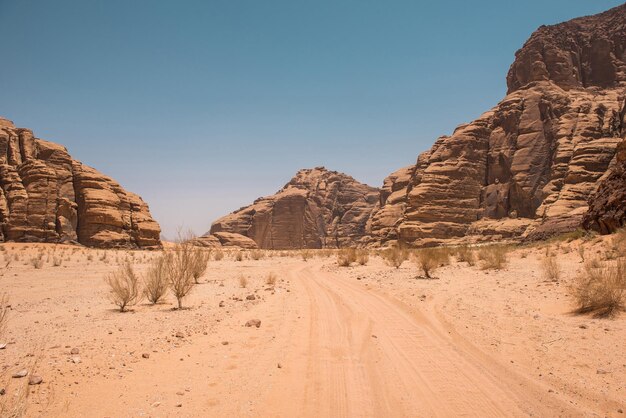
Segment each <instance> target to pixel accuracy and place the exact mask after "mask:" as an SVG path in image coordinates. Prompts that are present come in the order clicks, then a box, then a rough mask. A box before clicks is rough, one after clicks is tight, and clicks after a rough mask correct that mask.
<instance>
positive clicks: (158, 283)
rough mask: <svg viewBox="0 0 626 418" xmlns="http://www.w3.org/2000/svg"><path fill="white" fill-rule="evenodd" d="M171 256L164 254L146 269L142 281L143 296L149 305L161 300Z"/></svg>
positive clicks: (164, 292) (165, 289) (165, 287)
mask: <svg viewBox="0 0 626 418" xmlns="http://www.w3.org/2000/svg"><path fill="white" fill-rule="evenodd" d="M171 262H172V261H171V254H164V255H162V256H160V257H158V258H156V259H154V260H153V261H152V263H151V265H150V267H148V271H147V272H146V276H145V280H144V291H143V292H144V295H145V297H146V299H148V301H149V302H150V303H152V304H153V305H154V304H157V303H159V301H161V300H162V299H163V297H164V296H165V294H166V293H167V288H168V276H167V275H168V271H169V268H168V266H169V265H170V264H171Z"/></svg>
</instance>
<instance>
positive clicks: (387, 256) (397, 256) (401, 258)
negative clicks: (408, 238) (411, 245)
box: [381, 247, 409, 269]
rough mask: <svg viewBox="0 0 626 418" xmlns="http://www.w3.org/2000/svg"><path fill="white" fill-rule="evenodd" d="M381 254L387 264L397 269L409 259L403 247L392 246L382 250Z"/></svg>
mask: <svg viewBox="0 0 626 418" xmlns="http://www.w3.org/2000/svg"><path fill="white" fill-rule="evenodd" d="M381 256H382V257H383V259H384V260H385V261H386V262H387V264H389V265H390V266H393V267H395V268H397V269H398V268H400V266H401V265H402V263H404V262H405V261H406V260H408V259H409V252H408V251H407V250H405V249H403V248H399V247H393V248H389V249H386V250H384V251H382V252H381Z"/></svg>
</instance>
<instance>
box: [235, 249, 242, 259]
mask: <svg viewBox="0 0 626 418" xmlns="http://www.w3.org/2000/svg"><path fill="white" fill-rule="evenodd" d="M235 261H243V251H237V253H236V254H235Z"/></svg>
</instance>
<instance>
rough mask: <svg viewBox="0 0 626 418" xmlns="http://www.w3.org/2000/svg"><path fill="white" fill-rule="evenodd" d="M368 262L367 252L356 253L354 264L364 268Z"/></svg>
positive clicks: (363, 250)
mask: <svg viewBox="0 0 626 418" xmlns="http://www.w3.org/2000/svg"><path fill="white" fill-rule="evenodd" d="M369 261H370V254H369V252H368V251H367V250H365V249H361V250H358V251H357V254H356V262H357V263H359V265H361V266H365V265H366V264H367V263H368V262H369Z"/></svg>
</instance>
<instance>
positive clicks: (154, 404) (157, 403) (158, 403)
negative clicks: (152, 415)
mask: <svg viewBox="0 0 626 418" xmlns="http://www.w3.org/2000/svg"><path fill="white" fill-rule="evenodd" d="M159 405H161V402H155V403H153V404H152V407H153V408H156V407H158V406H159Z"/></svg>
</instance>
